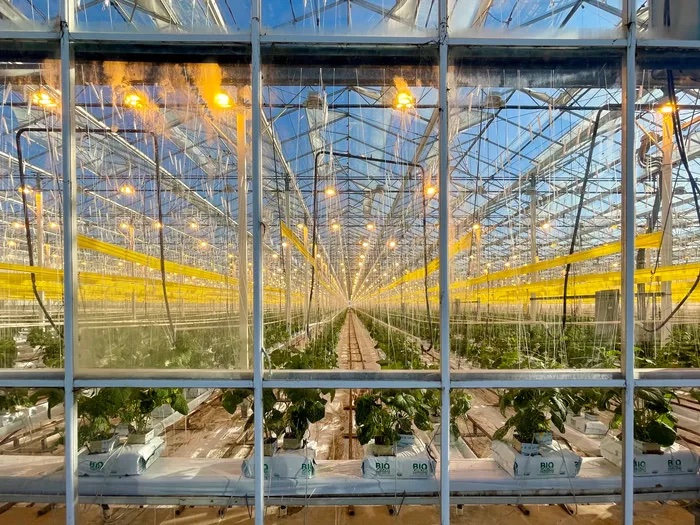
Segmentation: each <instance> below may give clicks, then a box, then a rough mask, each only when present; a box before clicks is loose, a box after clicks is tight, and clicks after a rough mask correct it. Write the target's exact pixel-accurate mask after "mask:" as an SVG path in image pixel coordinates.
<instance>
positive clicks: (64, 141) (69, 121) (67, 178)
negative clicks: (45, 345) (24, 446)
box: [60, 0, 78, 525]
mask: <svg viewBox="0 0 700 525" xmlns="http://www.w3.org/2000/svg"><path fill="white" fill-rule="evenodd" d="M74 13H75V12H74V4H73V0H63V2H62V3H61V40H60V60H61V168H62V172H63V173H62V175H63V297H64V299H63V300H64V318H63V340H64V347H63V355H64V365H63V366H64V377H63V379H64V383H63V388H64V410H65V449H64V450H65V452H64V454H65V456H64V462H65V465H64V468H65V482H66V500H65V501H66V525H76V523H77V512H78V406H77V403H76V399H75V396H74V390H73V380H74V377H75V348H76V342H77V335H78V319H77V313H78V308H77V302H76V301H77V297H78V273H77V268H78V218H77V206H76V205H77V179H76V173H75V165H76V163H75V97H74V93H75V63H74V60H73V59H74V57H73V50H72V47H71V43H70V34H69V30H70V29H71V28H72V27H73V20H74Z"/></svg>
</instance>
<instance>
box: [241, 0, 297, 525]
mask: <svg viewBox="0 0 700 525" xmlns="http://www.w3.org/2000/svg"><path fill="white" fill-rule="evenodd" d="M260 2H261V0H254V1H253V2H251V4H252V5H251V23H250V31H251V43H252V57H251V68H252V79H251V90H252V106H253V107H252V129H251V131H252V141H251V148H252V152H251V153H252V173H251V175H252V182H253V224H252V228H253V403H254V405H255V407H256V410H255V412H254V416H253V420H254V421H253V434H254V438H253V443H254V448H253V458H254V461H255V525H264V524H265V507H264V498H263V496H264V493H263V491H264V490H265V477H264V471H263V466H264V465H263V411H262V410H261V407H262V398H263V381H262V345H263V321H264V319H263V271H262V270H263V239H262V226H263V224H262V189H263V183H262V132H261V126H260V123H261V119H262V107H261V102H262V100H261V98H262V89H261V83H262V76H261V73H260V69H261V64H260V12H261V5H260ZM290 249H291V248H290Z"/></svg>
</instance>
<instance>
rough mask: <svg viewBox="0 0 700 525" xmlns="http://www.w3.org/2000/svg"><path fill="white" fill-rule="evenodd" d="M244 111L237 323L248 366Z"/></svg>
mask: <svg viewBox="0 0 700 525" xmlns="http://www.w3.org/2000/svg"><path fill="white" fill-rule="evenodd" d="M245 120H246V113H245V111H239V112H238V114H237V115H236V140H237V148H236V155H237V157H238V325H239V339H240V342H241V347H240V359H239V364H240V365H241V367H242V368H250V353H249V351H248V180H247V178H246V164H247V162H246V122H245Z"/></svg>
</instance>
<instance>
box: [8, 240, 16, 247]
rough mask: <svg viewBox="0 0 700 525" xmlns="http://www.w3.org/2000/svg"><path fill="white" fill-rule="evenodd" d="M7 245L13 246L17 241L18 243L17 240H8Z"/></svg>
mask: <svg viewBox="0 0 700 525" xmlns="http://www.w3.org/2000/svg"><path fill="white" fill-rule="evenodd" d="M7 245H8V246H9V247H10V248H13V247H15V246H17V243H16V242H15V241H7Z"/></svg>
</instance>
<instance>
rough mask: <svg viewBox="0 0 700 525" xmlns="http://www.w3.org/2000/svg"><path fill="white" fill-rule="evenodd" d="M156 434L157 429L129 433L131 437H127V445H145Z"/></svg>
mask: <svg viewBox="0 0 700 525" xmlns="http://www.w3.org/2000/svg"><path fill="white" fill-rule="evenodd" d="M155 435H156V431H155V430H153V429H150V430H149V431H148V432H142V433H136V432H134V433H132V434H129V437H127V438H126V444H127V445H145V444H146V443H148V442H149V441H150V440H152V439H153V438H154V437H155Z"/></svg>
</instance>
